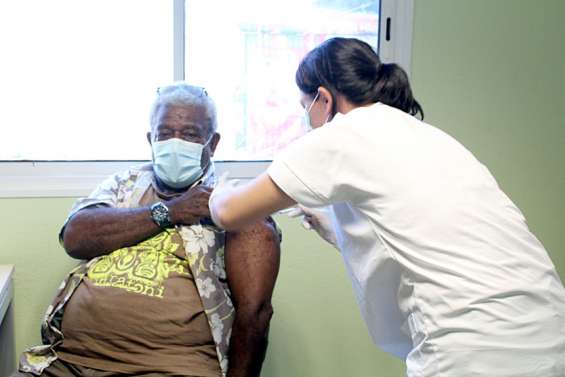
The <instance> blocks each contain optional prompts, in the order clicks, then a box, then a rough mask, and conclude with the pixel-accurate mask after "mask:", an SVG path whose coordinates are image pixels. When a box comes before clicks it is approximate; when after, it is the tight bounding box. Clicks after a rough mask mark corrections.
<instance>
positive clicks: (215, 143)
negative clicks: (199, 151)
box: [210, 132, 220, 156]
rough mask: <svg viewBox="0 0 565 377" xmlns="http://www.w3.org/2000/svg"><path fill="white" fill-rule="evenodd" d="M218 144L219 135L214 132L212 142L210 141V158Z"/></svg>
mask: <svg viewBox="0 0 565 377" xmlns="http://www.w3.org/2000/svg"><path fill="white" fill-rule="evenodd" d="M219 142H220V134H219V133H217V132H214V136H212V140H211V141H210V150H211V151H212V154H211V156H213V155H214V152H215V151H216V148H217V147H218V143H219Z"/></svg>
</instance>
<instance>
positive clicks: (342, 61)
mask: <svg viewBox="0 0 565 377" xmlns="http://www.w3.org/2000/svg"><path fill="white" fill-rule="evenodd" d="M296 84H297V85H298V87H299V88H300V90H301V91H302V92H304V93H306V94H311V95H315V94H316V92H317V90H318V87H320V86H323V87H325V88H326V89H328V90H329V91H330V92H331V93H332V95H333V96H334V98H335V96H336V94H338V93H339V94H341V95H343V96H344V97H345V98H346V99H347V100H348V101H349V102H351V103H353V104H355V105H360V106H361V105H367V104H371V103H375V102H382V103H384V104H386V105H389V106H392V107H396V108H397V109H400V110H402V111H404V112H406V113H408V114H411V115H414V116H419V117H420V119H423V118H424V111H423V110H422V107H421V106H420V104H419V103H418V101H416V99H414V96H413V95H412V89H411V88H410V82H409V81H408V75H407V74H406V72H405V71H404V70H403V69H402V68H401V67H400V66H399V65H397V64H385V63H381V60H380V59H379V56H378V55H377V54H376V53H375V51H374V50H373V49H372V48H371V46H369V45H368V44H367V43H365V42H363V41H360V40H358V39H354V38H332V39H328V40H327V41H325V42H324V43H322V44H321V45H319V46H318V47H316V48H315V49H313V50H312V51H310V52H309V53H308V54H307V55H306V56H305V57H304V59H302V61H301V62H300V65H299V66H298V69H297V71H296ZM334 110H335V109H334Z"/></svg>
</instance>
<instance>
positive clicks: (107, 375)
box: [10, 359, 197, 377]
mask: <svg viewBox="0 0 565 377" xmlns="http://www.w3.org/2000/svg"><path fill="white" fill-rule="evenodd" d="M122 376H125V375H124V374H121V373H119V372H118V373H116V372H107V371H103V370H98V369H93V368H87V367H83V366H80V365H75V364H72V363H68V362H66V361H63V360H61V359H58V360H55V361H54V362H53V363H51V365H50V366H48V367H47V368H45V370H44V371H43V373H41V377H122ZM10 377H37V376H36V375H35V374H33V373H22V372H14V373H13V374H12V375H11V376H10ZM135 377H181V375H178V374H170V373H153V372H151V373H143V374H136V375H135ZM183 377H190V376H183ZM192 377H197V376H192Z"/></svg>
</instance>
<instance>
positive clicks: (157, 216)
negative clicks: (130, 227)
mask: <svg viewBox="0 0 565 377" xmlns="http://www.w3.org/2000/svg"><path fill="white" fill-rule="evenodd" d="M151 217H152V218H153V221H155V223H157V225H159V226H160V227H161V228H164V227H167V226H169V225H171V221H170V220H169V209H168V208H167V207H166V206H165V205H164V204H163V203H155V204H154V205H153V206H152V207H151Z"/></svg>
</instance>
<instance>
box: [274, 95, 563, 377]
mask: <svg viewBox="0 0 565 377" xmlns="http://www.w3.org/2000/svg"><path fill="white" fill-rule="evenodd" d="M268 174H269V175H270V177H271V178H272V179H273V181H274V182H275V183H276V184H277V185H278V186H279V187H280V188H281V189H282V190H283V191H284V192H285V193H287V194H288V195H289V196H290V197H291V198H293V199H294V200H296V201H297V202H298V203H300V204H303V205H305V206H310V207H319V206H325V205H330V204H331V205H332V207H333V212H334V215H335V216H334V222H335V228H336V232H337V239H338V246H339V248H340V250H341V251H342V255H343V259H344V261H345V265H346V267H347V271H348V273H349V276H350V278H351V281H352V283H353V288H354V290H355V294H356V297H357V300H358V302H359V305H360V307H361V311H362V314H363V317H364V319H365V322H366V323H367V326H368V328H369V331H370V333H371V335H372V337H373V339H374V341H375V343H376V344H378V345H379V346H380V347H381V348H382V349H384V350H385V351H387V352H390V353H392V354H394V355H397V356H399V357H402V358H406V364H407V373H408V376H411V377H428V376H434V377H437V376H442V377H448V376H449V377H451V376H457V377H463V376H489V377H490V376H494V377H505V376H508V377H522V376H524V377H526V376H527V377H533V376H536V377H537V376H539V377H558V376H559V377H563V376H565V290H564V288H563V285H562V283H561V281H560V279H559V276H558V275H557V273H556V271H555V267H554V265H553V263H552V262H551V260H550V259H549V257H548V255H547V253H546V251H545V249H544V247H543V246H542V245H541V243H540V242H539V241H538V240H537V239H536V237H535V236H534V235H533V234H532V233H531V232H530V231H529V229H528V227H527V225H526V221H525V219H524V217H523V215H522V213H521V212H520V211H519V210H518V208H517V207H516V206H515V205H514V204H513V203H512V202H511V201H510V199H508V197H507V196H506V195H505V194H504V193H503V192H502V191H501V190H500V188H499V187H498V185H497V183H496V181H495V180H494V178H493V177H492V175H491V174H490V173H489V171H488V170H487V169H486V168H485V167H484V166H483V165H482V164H481V163H480V162H478V161H477V159H476V158H475V157H474V156H473V155H472V154H471V153H470V152H469V151H468V150H467V149H465V148H464V147H463V146H462V145H461V144H459V143H458V142H457V141H456V140H454V139H453V138H452V137H450V136H449V135H447V134H445V133H444V132H442V131H441V130H439V129H437V128H435V127H432V126H430V125H427V124H425V123H423V122H420V121H419V120H417V119H415V118H414V117H412V116H410V115H408V114H405V113H403V112H402V111H399V110H397V109H394V108H392V107H389V106H386V105H384V104H379V103H377V104H374V105H371V106H368V107H362V108H358V109H355V110H353V111H351V112H349V113H348V114H347V115H340V114H338V115H337V116H336V117H335V118H334V120H332V122H330V123H328V124H326V125H324V126H323V127H321V128H318V129H316V130H314V131H312V132H310V133H309V134H307V135H305V136H304V137H302V138H301V139H299V140H297V141H296V142H295V143H294V144H292V145H291V146H290V147H289V148H288V149H287V150H286V151H285V153H284V154H283V155H282V156H280V158H278V159H276V160H275V161H274V162H273V164H272V165H271V167H270V168H269V170H268Z"/></svg>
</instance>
